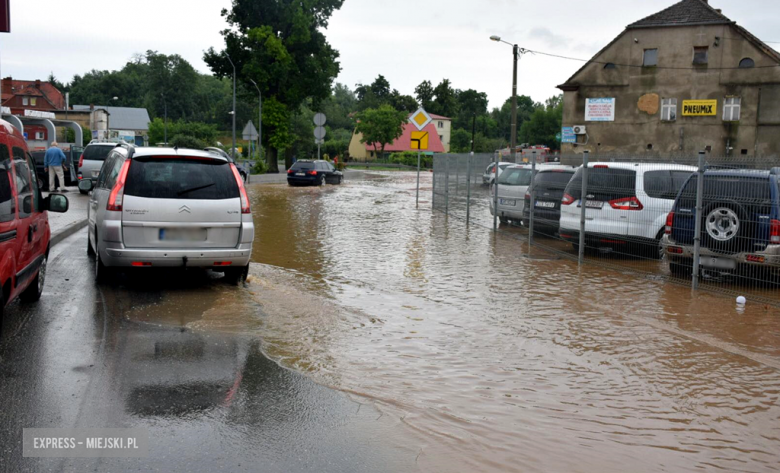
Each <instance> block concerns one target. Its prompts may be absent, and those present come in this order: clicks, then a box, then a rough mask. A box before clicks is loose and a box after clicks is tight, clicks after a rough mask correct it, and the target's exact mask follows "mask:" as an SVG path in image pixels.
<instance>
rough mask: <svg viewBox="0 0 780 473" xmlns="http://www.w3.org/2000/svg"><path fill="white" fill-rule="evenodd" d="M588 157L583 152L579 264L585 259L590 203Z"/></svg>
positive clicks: (587, 153) (587, 154)
mask: <svg viewBox="0 0 780 473" xmlns="http://www.w3.org/2000/svg"><path fill="white" fill-rule="evenodd" d="M588 158H589V152H588V151H585V152H584V153H582V195H581V196H580V248H579V250H580V251H579V257H578V258H579V264H580V265H582V263H583V262H584V261H585V210H586V209H587V205H588Z"/></svg>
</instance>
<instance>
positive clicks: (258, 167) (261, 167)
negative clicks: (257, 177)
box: [252, 158, 268, 174]
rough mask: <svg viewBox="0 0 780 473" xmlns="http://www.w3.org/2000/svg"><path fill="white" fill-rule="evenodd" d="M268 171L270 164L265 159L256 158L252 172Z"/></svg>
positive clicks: (263, 172)
mask: <svg viewBox="0 0 780 473" xmlns="http://www.w3.org/2000/svg"><path fill="white" fill-rule="evenodd" d="M267 172H268V164H266V162H265V160H262V159H257V158H255V165H254V166H252V174H265V173H267Z"/></svg>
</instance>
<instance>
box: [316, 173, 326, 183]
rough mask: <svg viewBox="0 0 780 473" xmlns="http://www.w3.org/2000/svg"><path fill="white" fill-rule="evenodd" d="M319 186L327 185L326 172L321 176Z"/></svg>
mask: <svg viewBox="0 0 780 473" xmlns="http://www.w3.org/2000/svg"><path fill="white" fill-rule="evenodd" d="M317 185H318V186H324V185H325V174H323V175H322V176H320V180H319V181H318V182H317Z"/></svg>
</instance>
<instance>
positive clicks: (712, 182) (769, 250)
mask: <svg viewBox="0 0 780 473" xmlns="http://www.w3.org/2000/svg"><path fill="white" fill-rule="evenodd" d="M494 161H495V158H494V157H493V156H492V155H477V156H473V157H470V156H468V155H441V156H437V157H436V159H435V161H434V182H435V185H434V199H435V201H434V209H435V210H436V211H441V212H445V213H447V214H448V215H449V216H453V217H456V218H463V219H466V220H468V221H469V223H470V224H474V225H479V226H482V227H484V228H487V229H492V228H493V220H494V218H495V220H497V223H498V225H497V228H496V230H497V231H499V232H503V233H506V234H509V235H511V236H513V237H515V238H519V239H524V240H525V239H527V240H528V241H529V242H530V243H531V244H532V245H533V247H534V248H541V249H545V250H548V251H551V252H554V253H556V254H558V255H562V256H565V257H569V258H571V259H577V260H580V261H582V262H584V263H590V264H596V265H599V266H602V267H608V268H611V269H614V270H617V271H621V272H630V273H633V274H642V275H645V276H647V277H651V278H654V279H659V278H661V279H667V280H668V281H670V282H676V283H683V284H690V285H692V286H693V287H696V288H703V289H708V290H712V291H716V292H721V293H728V294H733V295H744V296H746V297H749V298H752V299H753V300H761V301H765V302H769V303H772V304H780V291H778V289H780V182H779V179H780V161H775V160H768V159H766V158H755V157H752V156H726V157H717V156H710V155H706V154H704V153H702V154H701V155H679V156H672V157H669V156H665V157H659V156H653V155H643V156H627V155H620V154H599V155H587V154H578V155H563V156H553V157H550V156H545V157H544V158H542V157H540V158H539V159H538V162H534V161H535V160H531V161H532V162H531V163H528V164H511V163H498V168H499V169H498V178H497V179H496V173H495V172H493V170H494V167H495V163H494ZM542 161H544V162H542ZM584 162H587V165H585V164H584Z"/></svg>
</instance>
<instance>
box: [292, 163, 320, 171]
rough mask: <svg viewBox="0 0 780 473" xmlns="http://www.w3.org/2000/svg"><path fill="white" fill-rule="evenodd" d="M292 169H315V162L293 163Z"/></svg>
mask: <svg viewBox="0 0 780 473" xmlns="http://www.w3.org/2000/svg"><path fill="white" fill-rule="evenodd" d="M290 170H292V171H313V170H314V163H303V162H300V161H298V162H297V163H295V164H293V165H292V167H291V168H290Z"/></svg>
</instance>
